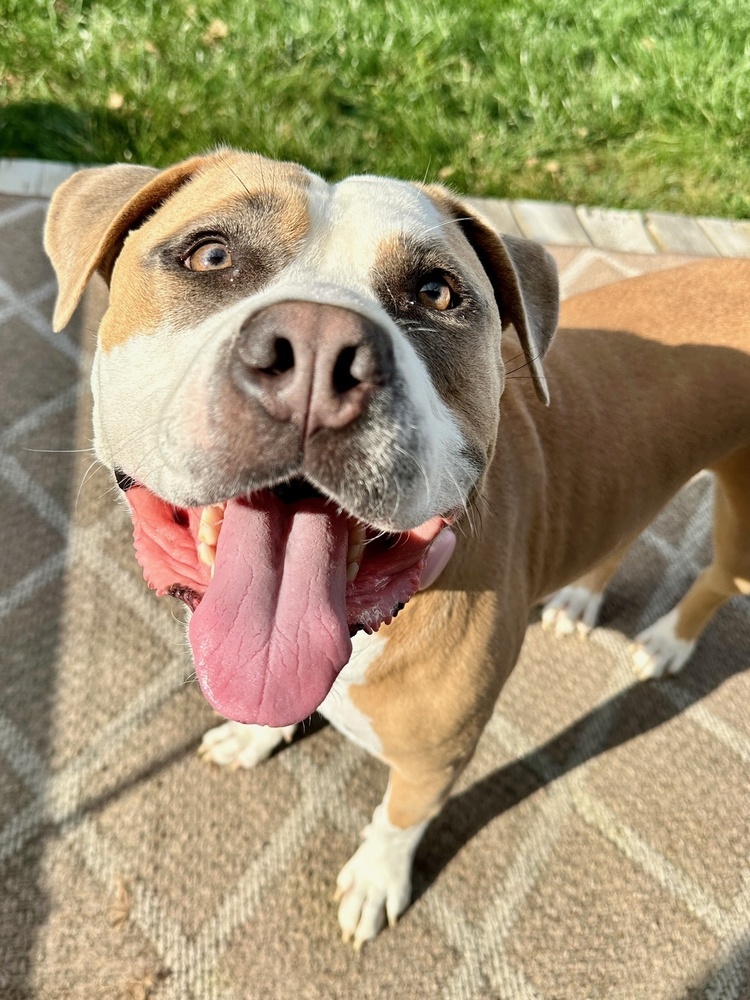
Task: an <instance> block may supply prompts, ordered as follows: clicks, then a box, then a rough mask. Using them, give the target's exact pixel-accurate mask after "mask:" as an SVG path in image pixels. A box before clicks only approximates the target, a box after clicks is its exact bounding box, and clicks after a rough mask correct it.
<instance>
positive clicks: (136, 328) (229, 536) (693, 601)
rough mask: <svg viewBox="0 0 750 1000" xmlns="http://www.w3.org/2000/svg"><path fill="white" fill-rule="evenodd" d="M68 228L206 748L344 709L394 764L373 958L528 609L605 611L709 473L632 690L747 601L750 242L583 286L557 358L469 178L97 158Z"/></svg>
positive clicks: (362, 905) (547, 272)
mask: <svg viewBox="0 0 750 1000" xmlns="http://www.w3.org/2000/svg"><path fill="white" fill-rule="evenodd" d="M45 247H46V250H47V253H48V254H49V257H50V258H51V260H52V263H53V265H54V268H55V270H56V273H57V277H58V283H59V296H58V300H57V304H56V308H55V314H54V326H55V328H56V329H60V328H62V327H64V326H65V324H66V323H67V322H68V321H69V319H70V317H71V315H72V314H73V311H74V309H75V307H76V304H77V302H78V300H79V299H80V296H81V294H82V293H83V290H84V288H85V286H86V283H87V282H88V280H89V279H90V278H91V276H92V275H93V273H94V272H95V271H98V272H99V273H101V274H102V275H103V276H104V278H105V279H106V281H107V282H108V284H109V306H108V309H107V311H106V313H105V315H104V317H103V319H102V322H101V326H100V328H99V332H98V341H97V350H96V355H95V359H94V365H93V372H92V386H93V391H94V400H95V406H94V429H95V446H96V453H97V456H98V458H99V460H100V461H101V462H102V463H103V464H104V465H105V466H107V467H108V468H109V469H110V470H112V473H113V475H114V476H115V478H116V481H117V484H118V486H119V487H120V490H121V491H122V495H123V496H124V498H125V500H126V501H127V504H128V506H129V508H130V512H131V514H132V519H133V530H134V541H135V550H136V556H137V558H138V560H139V562H140V564H141V566H142V568H143V571H144V576H145V578H146V580H147V582H148V584H149V586H150V587H152V588H153V589H155V590H156V592H157V594H159V595H162V594H171V595H173V596H174V597H177V598H179V599H181V600H182V601H183V602H184V603H185V604H186V605H187V607H188V608H189V611H190V622H189V637H190V642H191V646H192V651H193V657H194V660H195V667H196V673H197V678H198V681H199V683H200V686H201V689H202V691H203V693H204V694H205V696H206V698H207V699H208V701H209V702H210V703H211V704H212V705H213V706H214V707H215V708H216V710H217V711H218V712H219V713H220V714H221V715H222V716H224V717H225V718H226V719H227V720H228V721H227V722H226V723H224V724H222V725H220V726H218V727H217V728H215V729H213V730H211V731H210V732H209V733H207V734H206V736H205V738H204V741H203V744H202V747H201V753H202V754H203V755H204V756H205V758H206V759H207V760H210V761H213V762H216V763H218V764H222V765H232V766H241V767H251V766H253V765H255V764H257V763H258V762H260V761H261V760H263V759H264V758H265V757H267V756H268V755H269V754H270V753H271V752H272V750H273V749H274V748H275V747H277V746H278V745H279V744H281V743H282V742H283V741H285V740H286V741H289V740H290V739H291V738H292V735H293V733H294V731H295V728H296V726H297V725H298V723H300V722H301V721H302V720H304V719H306V718H307V717H308V716H309V715H310V714H311V713H313V712H314V711H315V710H316V709H317V710H319V711H320V712H321V713H322V714H323V715H324V716H325V717H326V718H327V719H329V720H330V721H331V723H333V725H334V726H336V727H337V728H338V729H339V730H341V731H342V732H343V733H344V734H346V735H347V736H348V737H350V738H351V739H352V740H353V741H355V742H356V743H358V744H359V745H361V746H363V747H365V748H366V749H367V750H368V751H370V752H371V753H373V754H375V755H376V756H377V757H379V758H380V759H381V760H382V761H384V762H385V763H386V764H387V765H388V766H389V768H390V777H389V781H388V786H387V790H386V792H385V796H384V799H383V801H382V803H381V804H380V805H379V806H378V807H377V808H376V809H375V812H374V814H373V817H372V821H371V823H370V824H369V826H368V827H367V828H366V830H365V831H364V833H363V840H362V842H361V844H360V845H359V847H358V849H357V850H356V852H355V853H354V855H353V856H352V857H351V859H350V860H349V861H348V862H347V863H346V864H345V865H344V867H343V869H342V871H341V873H340V874H339V876H338V879H337V898H338V903H339V909H338V920H339V923H340V926H341V930H342V932H343V937H344V940H352V941H353V943H354V946H355V947H356V948H360V947H361V946H362V944H363V943H364V942H366V941H369V940H370V939H372V938H373V937H375V936H376V935H377V933H378V932H379V931H380V930H381V928H382V927H383V926H384V925H385V923H386V921H388V923H390V924H393V923H395V922H396V920H397V919H398V917H399V916H400V915H401V914H402V912H403V911H404V910H405V908H406V907H407V905H408V903H409V900H410V894H411V871H412V862H413V857H414V853H415V850H416V847H417V845H418V843H419V841H420V838H421V837H422V835H423V833H424V830H425V828H426V826H427V824H428V823H429V822H430V820H431V818H433V817H434V816H435V815H436V814H437V813H438V811H439V810H440V808H441V806H442V805H443V803H444V802H445V800H446V798H447V797H448V795H449V793H450V791H451V788H452V786H453V785H454V783H455V781H456V779H457V777H458V776H459V775H460V773H461V772H462V770H463V769H464V768H465V767H466V764H467V763H468V761H469V760H470V758H471V756H472V754H473V752H474V749H475V747H476V744H477V741H478V739H479V736H480V734H481V732H482V730H483V728H484V726H485V724H486V722H487V721H488V719H489V717H490V714H491V712H492V710H493V706H494V704H495V701H496V699H497V697H498V695H499V693H500V690H501V688H502V686H503V683H504V682H505V680H506V678H507V677H508V675H509V673H510V671H511V670H512V668H513V666H514V664H515V662H516V659H517V657H518V654H519V650H520V648H521V643H522V641H523V637H524V633H525V630H526V626H527V620H528V615H529V610H530V609H531V608H532V607H533V606H534V605H536V604H539V603H542V602H543V601H544V600H545V599H546V601H547V604H546V608H545V610H544V613H543V620H544V623H545V624H546V625H547V626H548V627H551V628H554V629H555V630H556V631H558V632H560V633H566V632H575V631H578V632H581V633H585V632H586V631H587V630H588V629H590V628H591V627H593V625H594V624H595V622H596V616H597V612H598V609H599V605H600V602H601V595H602V592H603V590H604V587H605V585H606V583H607V581H608V579H609V577H610V576H611V575H612V573H613V572H614V569H615V567H616V565H617V563H618V561H619V560H620V559H621V558H622V556H623V554H624V553H625V551H626V550H627V547H628V545H629V544H630V543H631V541H632V540H633V539H634V538H635V537H636V536H637V535H638V534H639V532H640V531H641V530H642V529H643V528H644V527H645V526H646V525H647V524H648V522H649V521H650V520H651V519H652V518H653V517H654V516H655V515H656V514H657V513H658V511H659V510H660V509H661V508H662V507H663V506H664V505H665V504H666V503H667V501H668V500H669V499H670V498H671V497H672V496H673V495H674V494H675V493H676V491H677V490H678V489H679V488H680V487H681V486H682V485H683V484H684V483H685V482H686V481H687V480H689V479H690V478H691V477H692V476H693V475H694V474H695V473H696V472H698V471H699V470H701V469H704V468H708V469H711V470H712V471H713V472H714V474H715V478H716V502H715V515H714V516H715V522H714V554H713V562H712V564H711V566H710V567H709V568H708V569H706V570H705V571H704V572H703V573H702V574H701V575H700V576H699V577H698V579H697V580H696V582H695V583H694V585H693V586H692V587H691V589H690V590H689V592H688V593H687V595H686V596H685V597H684V598H683V600H681V601H680V603H679V604H678V605H677V607H676V608H674V610H672V611H671V612H669V614H667V615H666V616H665V617H663V618H662V619H661V620H660V621H658V622H656V624H655V625H653V626H652V627H651V628H650V629H648V630H647V631H646V632H645V633H643V634H642V635H641V636H639V637H638V639H637V640H636V644H635V654H634V666H635V669H636V671H637V673H638V675H639V676H640V677H643V678H646V677H660V676H663V675H665V674H669V673H674V672H676V671H678V670H679V669H681V668H682V666H683V665H684V663H685V662H686V660H687V659H688V657H689V655H690V653H691V651H692V650H693V648H694V646H695V643H696V641H697V639H698V637H699V635H700V633H701V631H702V630H703V629H704V628H705V626H706V624H707V623H708V621H709V619H710V618H711V616H712V615H713V614H714V612H715V611H716V610H717V608H719V607H720V606H721V604H722V603H723V602H724V601H726V600H727V599H728V598H730V597H733V596H735V595H737V594H747V593H748V592H750V356H749V354H748V352H749V349H750V336H749V334H750V329H749V325H750V261H745V262H742V261H728V260H717V261H710V262H700V263H697V264H695V265H690V266H684V267H680V268H677V269H675V270H669V271H666V272H661V273H655V274H651V275H648V276H645V277H641V278H636V279H632V280H629V281H624V282H621V283H618V284H616V285H614V286H608V287H606V288H603V289H601V290H599V291H595V292H592V293H590V294H584V295H581V296H579V297H577V298H575V299H573V300H572V301H570V302H568V303H567V304H566V305H565V307H564V309H563V312H562V323H561V328H560V331H559V333H557V336H556V338H555V341H554V344H553V342H552V341H553V335H554V334H555V331H556V329H557V326H558V284H557V277H556V271H555V266H554V263H553V262H552V260H551V258H550V257H549V256H548V254H547V253H546V251H545V250H544V249H543V248H542V247H541V246H539V245H537V244H535V243H533V242H530V241H526V240H522V239H518V238H514V237H510V236H501V235H500V234H498V233H497V232H496V231H495V230H494V229H493V227H492V225H491V224H490V223H489V222H487V221H486V220H485V219H483V218H482V217H481V215H480V214H478V213H477V212H476V211H475V210H474V209H473V208H470V207H469V206H468V205H467V204H466V203H465V202H463V201H462V200H461V199H460V198H458V197H456V196H455V195H453V194H452V193H451V192H449V191H448V190H446V189H445V188H443V187H440V186H430V185H422V184H414V183H407V182H403V181H397V180H388V179H382V178H376V177H371V176H363V177H351V178H348V179H346V180H343V181H341V182H339V183H337V184H328V183H326V182H325V181H324V180H323V179H321V178H320V177H318V176H316V175H315V174H313V173H310V172H309V171H307V170H305V169H304V168H302V167H300V166H297V165H295V164H290V163H277V162H272V161H270V160H267V159H265V158H263V157H261V156H259V155H255V154H246V153H239V152H234V151H230V150H221V151H218V152H216V153H212V154H209V155H205V156H197V157H194V158H192V159H189V160H187V161H185V162H183V163H180V164H177V165H176V166H173V167H171V168H169V169H166V170H156V169H151V168H147V167H140V166H126V165H116V166H111V167H105V168H95V169H88V170H82V171H80V172H78V173H76V174H75V175H73V176H72V177H71V178H70V179H69V180H67V181H66V182H65V183H64V184H63V185H62V186H61V187H60V188H59V189H58V190H57V192H56V193H55V195H54V197H53V199H52V202H51V206H50V209H49V215H48V220H47V225H46V232H45ZM551 595H552V596H551Z"/></svg>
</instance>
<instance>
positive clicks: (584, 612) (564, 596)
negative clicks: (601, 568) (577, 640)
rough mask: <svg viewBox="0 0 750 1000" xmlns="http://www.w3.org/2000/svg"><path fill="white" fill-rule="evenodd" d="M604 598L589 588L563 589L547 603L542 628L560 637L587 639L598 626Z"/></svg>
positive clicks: (571, 587)
mask: <svg viewBox="0 0 750 1000" xmlns="http://www.w3.org/2000/svg"><path fill="white" fill-rule="evenodd" d="M603 598H604V595H603V594H602V593H597V592H596V591H593V590H589V589H588V587H576V586H570V587H563V588H562V590H558V591H557V593H556V594H553V595H552V597H550V598H549V600H548V601H547V602H546V603H545V605H544V610H543V611H542V627H543V628H545V629H548V630H549V631H551V632H554V633H555V635H558V636H563V635H578V636H580V637H581V638H585V637H586V636H587V635H588V634H589V632H590V631H591V629H592V628H593V627H594V626H595V625H596V620H597V618H598V616H599V609H600V608H601V606H602V600H603Z"/></svg>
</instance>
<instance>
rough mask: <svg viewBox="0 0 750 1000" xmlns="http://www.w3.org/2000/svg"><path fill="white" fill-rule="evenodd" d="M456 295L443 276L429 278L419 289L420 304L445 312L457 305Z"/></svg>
mask: <svg viewBox="0 0 750 1000" xmlns="http://www.w3.org/2000/svg"><path fill="white" fill-rule="evenodd" d="M457 301H458V299H457V296H456V294H455V292H454V291H453V289H452V288H451V286H450V285H449V284H448V282H447V281H446V280H445V279H444V278H430V280H429V281H425V282H424V284H423V285H422V286H421V287H420V289H419V302H420V305H423V306H425V307H426V308H427V309H437V310H438V312H445V310H446V309H452V308H453V307H454V306H455V305H457Z"/></svg>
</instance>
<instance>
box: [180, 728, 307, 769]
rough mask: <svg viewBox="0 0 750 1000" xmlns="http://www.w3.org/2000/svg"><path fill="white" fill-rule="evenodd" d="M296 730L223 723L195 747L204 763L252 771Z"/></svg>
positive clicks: (288, 739)
mask: <svg viewBox="0 0 750 1000" xmlns="http://www.w3.org/2000/svg"><path fill="white" fill-rule="evenodd" d="M296 728H297V726H296V725H294V726H284V727H283V728H282V729H274V728H273V727H271V726H245V725H243V724H242V723H241V722H224V723H223V724H222V725H221V726H216V728H215V729H209V731H208V732H207V733H206V735H205V736H204V737H203V741H202V743H201V745H200V746H199V747H198V754H199V756H201V757H202V758H203V759H204V760H207V761H210V762H211V763H212V764H221V765H222V766H223V767H231V768H235V769H237V768H240V767H246V768H247V767H255V765H256V764H259V763H260V762H261V761H262V760H265V759H266V758H267V757H270V756H271V754H272V753H273V751H274V750H275V749H276V747H277V746H278V745H279V743H281V742H282V741H284V742H286V743H291V741H292V737H293V736H294V732H295V730H296Z"/></svg>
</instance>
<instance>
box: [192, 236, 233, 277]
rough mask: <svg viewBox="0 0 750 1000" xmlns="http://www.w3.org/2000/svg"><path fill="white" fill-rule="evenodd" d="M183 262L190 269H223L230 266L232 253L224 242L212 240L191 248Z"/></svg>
mask: <svg viewBox="0 0 750 1000" xmlns="http://www.w3.org/2000/svg"><path fill="white" fill-rule="evenodd" d="M184 264H185V267H187V268H188V269H189V270H191V271H223V270H224V269H225V268H227V267H231V266H232V254H231V253H230V252H229V247H228V246H227V245H226V244H225V243H220V242H219V241H217V240H213V241H211V242H210V243H202V244H201V245H200V246H199V247H196V248H195V249H194V250H192V251H191V252H190V253H189V254H188V256H187V257H185V259H184Z"/></svg>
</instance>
